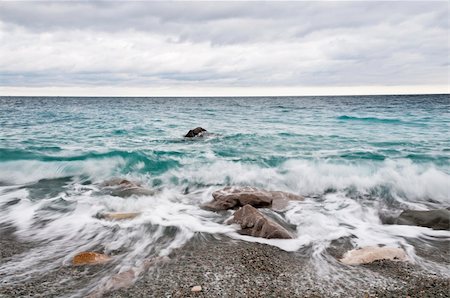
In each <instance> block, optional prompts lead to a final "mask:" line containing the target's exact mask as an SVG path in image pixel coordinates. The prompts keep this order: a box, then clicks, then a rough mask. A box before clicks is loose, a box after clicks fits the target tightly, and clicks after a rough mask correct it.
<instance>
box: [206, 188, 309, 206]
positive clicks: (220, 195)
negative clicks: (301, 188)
mask: <svg viewBox="0 0 450 298" xmlns="http://www.w3.org/2000/svg"><path fill="white" fill-rule="evenodd" d="M212 196H213V200H212V201H211V202H209V203H206V204H203V205H202V208H204V209H207V210H211V211H220V210H227V209H233V208H238V207H242V206H244V205H247V204H248V205H252V206H253V207H256V208H260V207H271V206H272V205H273V206H274V207H275V209H277V210H279V209H283V208H284V207H286V205H287V203H288V202H289V201H290V200H303V197H302V196H298V195H295V194H292V193H287V192H282V191H267V190H263V189H258V188H255V187H225V188H223V189H220V190H217V191H215V192H213V194H212Z"/></svg>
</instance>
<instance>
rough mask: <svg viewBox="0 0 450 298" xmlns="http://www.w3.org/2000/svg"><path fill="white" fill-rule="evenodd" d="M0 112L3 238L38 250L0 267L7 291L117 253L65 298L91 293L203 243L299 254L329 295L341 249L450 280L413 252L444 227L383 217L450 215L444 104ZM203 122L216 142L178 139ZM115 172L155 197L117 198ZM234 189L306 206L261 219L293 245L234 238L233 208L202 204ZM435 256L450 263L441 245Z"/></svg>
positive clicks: (4, 104)
mask: <svg viewBox="0 0 450 298" xmlns="http://www.w3.org/2000/svg"><path fill="white" fill-rule="evenodd" d="M0 107H1V109H0V128H1V129H0V232H1V231H2V230H1V228H2V227H5V226H6V227H11V229H13V231H14V235H15V236H16V237H18V239H20V240H21V241H25V242H30V243H33V244H34V246H33V247H32V248H30V249H29V250H27V251H26V252H25V253H24V254H17V255H15V256H13V257H12V258H11V259H10V260H8V261H7V262H5V263H1V264H0V275H1V276H2V277H4V278H3V280H2V282H4V284H8V285H14V284H17V283H19V282H21V281H25V280H27V279H28V278H30V277H33V276H36V275H45V274H47V273H48V271H49V270H52V269H57V268H60V267H61V264H70V260H71V258H72V257H73V256H74V255H75V254H76V253H77V252H80V251H85V250H95V251H102V252H105V253H107V254H112V255H120V258H116V259H115V260H114V261H113V264H112V265H111V267H110V270H105V271H104V272H102V274H100V275H99V276H97V277H96V278H95V279H92V280H91V281H90V283H89V284H87V285H86V287H85V288H84V289H83V290H80V292H79V293H77V294H76V295H75V296H74V297H85V296H86V295H87V293H89V291H90V290H91V289H92V288H93V287H94V286H96V285H97V284H99V283H100V284H101V283H102V282H104V279H103V278H104V277H107V276H112V275H114V274H116V273H118V272H122V271H125V270H128V269H129V268H135V266H138V265H139V264H142V262H144V261H145V260H146V259H148V258H153V257H155V256H165V255H168V254H169V253H170V252H171V251H172V250H173V249H174V248H180V247H183V245H184V244H185V243H186V242H187V241H189V240H190V239H192V238H193V237H195V236H196V235H199V234H212V235H219V236H220V237H222V236H224V235H225V237H228V239H229V238H232V239H237V240H241V241H256V242H262V243H265V244H269V245H274V246H277V247H279V248H281V249H284V250H287V251H298V250H300V249H303V251H304V252H306V255H311V256H313V257H312V258H311V262H312V263H313V264H314V266H316V268H317V272H319V273H318V274H319V275H320V277H321V278H324V281H323V282H321V283H322V284H323V285H327V284H329V285H333V287H334V285H335V281H336V279H335V277H336V276H339V278H341V279H342V280H345V282H344V281H343V282H342V283H343V284H344V283H346V284H348V285H349V286H352V287H356V285H355V284H353V283H352V282H354V281H355V279H354V277H352V276H346V275H345V274H344V273H342V270H341V269H342V268H341V267H339V264H338V263H337V262H336V259H335V257H332V256H330V255H329V254H328V252H327V248H328V247H330V246H331V245H332V243H333V242H334V241H341V240H342V241H344V240H345V241H350V242H351V245H352V246H353V247H363V246H377V245H382V246H383V245H386V246H394V247H401V248H404V249H405V250H406V252H407V254H408V257H409V258H410V259H411V260H413V261H414V262H415V264H418V265H419V266H421V267H423V268H425V269H426V270H429V271H431V272H434V273H439V274H442V275H443V276H448V274H449V273H448V266H447V265H448V263H445V262H444V263H443V264H441V263H440V262H435V261H433V260H428V259H427V258H425V257H423V255H421V254H420V253H416V250H417V251H418V252H420V251H421V249H423V248H424V247H434V246H435V245H441V246H442V247H448V243H449V242H448V241H449V239H450V232H449V231H439V230H432V229H429V228H423V227H417V226H402V225H395V224H383V222H382V218H395V217H396V216H398V215H399V214H400V213H401V212H402V211H403V210H405V209H418V210H426V209H436V208H447V207H449V206H450V135H449V131H450V98H449V96H448V95H416V96H351V97H344V96H342V97H258V98H248V97H236V98H75V97H67V98H64V97H0ZM197 126H202V127H204V128H206V129H207V130H208V131H209V132H210V134H209V135H208V136H206V137H203V138H193V139H186V138H184V137H183V136H184V135H185V134H186V133H187V132H188V130H189V129H192V128H195V127H197ZM114 177H124V178H127V179H130V180H133V181H139V182H140V183H142V185H143V186H144V187H145V188H149V189H151V191H152V194H151V195H142V196H137V195H135V196H131V197H127V198H122V197H118V196H114V195H111V194H110V193H108V192H105V189H104V188H103V187H102V182H104V181H105V180H108V179H111V178H114ZM228 185H231V186H254V187H260V188H265V189H269V190H280V191H288V192H291V193H295V194H299V195H302V196H304V197H305V198H304V200H303V201H292V202H290V203H289V204H288V205H287V207H286V209H285V210H281V211H274V210H269V209H267V210H264V212H265V214H267V215H270V216H272V217H274V218H277V219H279V220H280V221H282V222H285V223H286V224H288V225H289V227H291V228H292V229H293V231H292V232H293V235H294V239H290V240H279V239H270V240H268V239H262V238H257V237H248V236H243V235H240V234H239V233H237V229H238V227H236V226H230V225H228V224H226V221H227V219H228V218H229V217H230V216H231V215H232V211H228V212H225V213H216V212H210V211H205V210H203V209H202V208H200V205H201V204H202V203H205V202H208V201H210V200H211V198H212V192H213V191H215V190H217V189H220V188H223V187H224V186H228ZM103 212H139V213H140V215H139V216H138V217H137V218H135V219H133V220H128V221H120V222H110V221H108V220H104V219H101V218H99V217H98V216H97V215H98V214H99V213H103ZM219 236H218V237H219ZM200 238H201V237H200ZM205 239H206V238H205ZM346 239H347V240H346ZM205 241H206V240H205ZM432 254H433V255H436V256H440V258H441V259H443V260H448V252H447V251H446V250H445V249H443V250H441V251H439V252H436V250H433V251H432ZM425 255H429V254H428V253H426V254H425ZM30 268H32V270H30ZM354 270H359V269H354ZM361 270H363V269H361ZM363 271H364V270H363ZM324 272H325V273H324ZM326 272H329V274H326ZM361 272H362V271H361ZM364 274H365V273H364V272H362V273H361V275H360V277H361V278H363V277H364V276H365V275H364ZM371 276H372V275H369V276H368V277H367V276H366V277H367V279H365V280H364V282H365V283H371V282H373V281H374V279H372V277H371ZM327 278H330V279H329V280H326V279H327ZM358 278H359V277H358ZM364 278H365V277H364ZM379 278H380V277H379V276H377V277H376V279H375V281H376V280H379ZM361 280H363V279H361ZM74 282H76V281H74ZM332 290H334V289H332Z"/></svg>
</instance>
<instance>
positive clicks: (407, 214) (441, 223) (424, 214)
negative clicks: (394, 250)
mask: <svg viewBox="0 0 450 298" xmlns="http://www.w3.org/2000/svg"><path fill="white" fill-rule="evenodd" d="M396 223H397V224H399V225H414V226H421V227H427V228H432V229H435V230H449V229H450V210H448V209H438V210H428V211H419V210H405V211H403V212H402V213H401V214H400V216H399V217H398V219H397V221H396Z"/></svg>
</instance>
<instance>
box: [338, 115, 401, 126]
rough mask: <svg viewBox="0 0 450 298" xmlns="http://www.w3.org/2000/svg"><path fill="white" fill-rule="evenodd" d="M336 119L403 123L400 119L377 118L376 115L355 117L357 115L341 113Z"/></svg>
mask: <svg viewBox="0 0 450 298" xmlns="http://www.w3.org/2000/svg"><path fill="white" fill-rule="evenodd" d="M337 119H338V120H345V121H361V122H368V123H386V124H400V123H404V122H403V121H402V120H400V119H395V118H378V117H357V116H348V115H342V116H339V117H337Z"/></svg>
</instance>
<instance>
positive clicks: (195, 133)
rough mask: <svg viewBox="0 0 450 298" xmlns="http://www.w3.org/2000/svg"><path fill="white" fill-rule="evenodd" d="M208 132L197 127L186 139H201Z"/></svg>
mask: <svg viewBox="0 0 450 298" xmlns="http://www.w3.org/2000/svg"><path fill="white" fill-rule="evenodd" d="M205 132H206V129H204V128H202V127H197V128H194V129H191V130H190V131H189V132H188V133H187V134H186V135H185V136H184V137H185V138H193V137H201V136H202V135H203V134H204V133H205Z"/></svg>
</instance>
